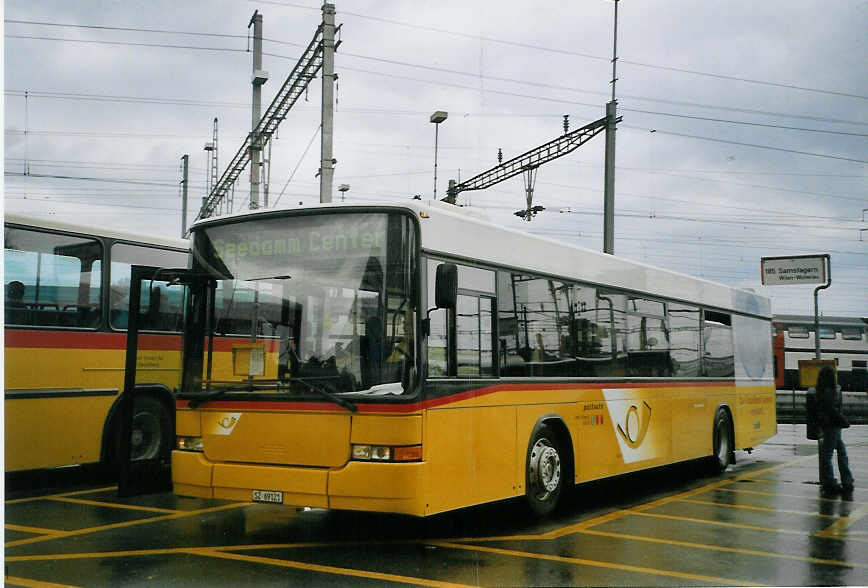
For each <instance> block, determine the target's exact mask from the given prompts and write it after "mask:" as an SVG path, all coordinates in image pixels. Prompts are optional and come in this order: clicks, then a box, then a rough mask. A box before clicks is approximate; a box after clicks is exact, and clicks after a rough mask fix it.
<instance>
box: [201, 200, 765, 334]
mask: <svg viewBox="0 0 868 588" xmlns="http://www.w3.org/2000/svg"><path fill="white" fill-rule="evenodd" d="M335 208H344V209H347V211H350V210H355V211H358V210H364V211H375V210H389V209H391V210H395V209H404V210H408V211H410V212H411V213H412V214H413V215H414V216H416V218H417V219H418V220H419V224H420V225H421V227H422V231H421V246H422V249H423V250H425V251H426V252H429V253H433V254H442V255H447V256H450V257H458V258H464V259H465V260H468V261H469V262H471V263H472V262H474V261H478V262H484V263H487V264H493V265H498V266H504V267H508V268H513V269H516V270H523V271H527V272H533V273H542V274H547V275H551V276H559V277H563V278H568V279H572V280H576V281H582V282H588V283H591V284H594V285H598V286H604V287H611V288H617V289H623V290H628V291H631V292H635V293H641V294H645V295H648V296H650V297H661V298H667V299H673V300H680V301H685V302H690V303H694V304H701V305H704V306H711V307H715V308H720V309H725V310H731V311H735V312H740V313H745V314H751V315H756V316H761V317H764V318H770V317H771V303H770V301H769V299H768V298H765V297H763V296H759V295H757V294H755V293H753V292H750V291H748V290H743V289H739V288H732V287H730V286H727V285H725V284H720V283H717V282H712V281H710V280H705V279H701V278H696V277H692V276H688V275H686V274H682V273H678V272H674V271H671V270H666V269H661V268H658V267H654V266H651V265H648V264H644V263H640V262H637V261H631V260H628V259H624V258H621V257H616V256H613V255H608V254H605V253H601V252H599V251H593V250H591V249H586V248H584V247H579V246H576V245H571V244H567V243H564V242H561V241H556V240H554V239H548V238H545V237H540V236H537V235H531V234H529V233H526V232H523V231H519V230H516V229H511V228H507V227H503V226H501V225H497V224H494V223H492V222H491V221H489V220H488V219H487V217H486V215H485V214H484V213H480V212H477V211H475V210H473V209H468V208H462V207H459V206H454V205H451V204H444V203H442V202H438V201H421V200H409V201H407V202H400V203H396V202H378V203H370V204H368V203H365V204H351V203H332V204H316V205H313V206H305V207H303V208H285V209H268V210H256V211H245V212H240V213H235V214H232V215H224V216H221V217H212V218H208V219H203V220H200V221H197V222H196V223H194V225H193V227H191V228H197V227H200V226H203V225H208V224H210V223H218V222H226V221H230V222H231V221H234V220H241V219H244V218H248V217H255V216H262V215H269V216H270V215H276V214H281V213H284V214H286V213H289V214H292V213H301V214H303V213H307V212H311V211H315V210H329V209H335Z"/></svg>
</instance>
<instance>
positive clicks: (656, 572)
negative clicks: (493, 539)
mask: <svg viewBox="0 0 868 588" xmlns="http://www.w3.org/2000/svg"><path fill="white" fill-rule="evenodd" d="M429 545H436V546H438V547H445V548H451V549H465V550H467V551H481V552H484V553H495V554H498V555H508V556H512V557H525V558H532V559H542V560H546V561H554V562H558V563H566V564H570V565H581V566H590V567H595V568H605V569H609V570H620V571H626V572H637V573H640V574H649V575H653V576H666V577H670V578H683V579H686V580H699V581H701V582H713V583H715V584H725V585H727V586H763V585H764V584H757V583H756V582H746V581H744V580H733V579H732V578H718V577H716V576H704V575H702V574H691V573H687V572H677V571H674V570H660V569H655V568H645V567H641V566H632V565H628V564H618V563H611V562H606V561H597V560H592V559H582V558H578V557H566V556H562V555H548V554H545V553H531V552H526V551H516V550H513V549H500V548H498V547H485V546H481V545H467V544H465V543H450V542H448V541H431V542H429Z"/></svg>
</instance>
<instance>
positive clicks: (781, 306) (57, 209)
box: [3, 0, 868, 317]
mask: <svg viewBox="0 0 868 588" xmlns="http://www.w3.org/2000/svg"><path fill="white" fill-rule="evenodd" d="M336 9H337V18H336V21H337V23H338V24H343V27H342V30H341V35H340V36H341V40H342V44H341V45H340V48H339V51H338V54H337V56H336V71H337V73H338V76H339V81H338V87H337V92H336V97H337V100H336V102H337V104H336V114H335V133H334V137H335V142H334V155H335V158H336V159H337V166H336V170H335V188H337V186H338V185H339V184H349V185H350V190H349V191H348V192H347V193H346V194H345V197H346V199H347V201H353V202H359V203H363V202H368V201H375V200H383V199H386V200H390V201H395V202H400V201H405V200H407V199H409V198H411V197H412V196H413V195H415V194H420V195H422V197H423V198H425V199H429V198H432V197H433V195H434V183H433V163H434V130H435V129H434V125H433V124H431V123H430V122H429V116H430V115H431V113H432V112H434V111H435V110H444V111H447V112H448V113H449V118H448V119H447V120H446V121H445V122H444V123H442V124H441V125H440V129H439V167H438V169H439V171H438V196H439V197H442V196H443V195H444V193H445V188H446V185H447V182H448V180H449V179H450V178H452V179H456V180H457V179H459V178H461V179H467V178H469V177H471V176H473V175H476V174H477V173H479V172H482V171H484V170H486V169H488V168H490V167H493V166H494V165H496V164H497V152H498V149H502V151H503V157H504V159H505V160H507V159H510V158H512V157H514V156H516V155H519V154H521V153H523V152H525V151H528V150H530V149H532V148H534V147H536V146H538V145H540V144H543V143H545V142H548V141H549V140H551V139H554V138H555V137H557V136H558V135H560V134H562V133H563V126H562V125H563V115H565V114H568V115H569V116H570V128H571V129H576V128H578V127H580V126H582V125H584V124H587V123H589V122H592V121H594V120H597V119H599V118H601V117H603V116H604V115H605V103H606V102H607V101H608V100H610V98H611V85H610V80H611V78H612V71H611V62H610V60H611V56H612V45H613V12H614V3H613V2H611V1H607V0H581V1H579V0H573V1H570V2H559V3H558V2H542V1H533V2H531V1H525V2H511V1H503V0H498V1H474V2H467V1H466V0H465V1H457V0H439V1H437V2H432V1H421V0H420V1H413V2H411V1H401V2H399V1H389V0H378V1H368V0H358V1H353V2H340V1H339V2H336ZM3 10H4V18H5V37H4V57H5V59H4V90H5V109H4V127H5V142H4V143H5V145H4V157H5V168H4V169H5V172H6V176H5V182H4V184H5V186H4V187H5V194H4V204H5V210H6V211H10V212H12V211H14V212H26V213H35V214H40V215H51V216H52V217H53V218H59V219H64V220H69V221H74V222H82V223H91V224H98V225H100V226H114V227H119V228H124V229H130V230H139V231H145V232H150V233H159V234H164V235H169V236H178V235H179V234H180V230H181V214H180V208H181V199H180V197H179V189H178V184H179V182H180V179H181V172H180V161H181V156H182V155H184V154H185V153H187V154H189V155H190V161H191V169H190V174H191V189H190V203H189V218H190V219H191V220H192V219H193V218H194V217H195V216H196V213H197V211H198V208H199V205H200V204H201V199H202V196H203V195H204V193H205V178H206V164H205V161H206V160H205V152H204V150H203V146H204V144H205V143H206V142H207V141H210V140H211V135H212V120H213V119H214V118H215V117H216V118H218V119H219V142H218V144H219V157H220V172H221V173H222V171H223V169H224V167H225V165H226V163H227V162H228V161H229V160H230V159H231V157H232V156H233V155H235V153H236V151H237V150H238V148H239V146H240V145H241V142H242V141H243V139H244V137H245V136H246V134H247V132H249V130H250V118H251V114H250V103H251V89H250V73H251V67H252V54H251V53H249V52H248V38H247V35H248V29H247V27H248V22H249V21H250V17H251V15H252V14H253V12H254V10H259V11H260V13H262V14H263V15H264V26H263V28H264V37H265V39H266V41H265V42H264V53H265V56H264V59H263V68H264V69H265V70H267V71H268V72H269V75H270V79H269V81H268V83H267V84H266V85H265V86H264V92H263V97H264V98H263V109H265V107H267V105H268V104H269V103H270V102H271V100H272V99H273V97H274V94H275V92H276V91H277V90H278V89H279V88H280V86H281V85H282V84H283V82H284V80H285V79H286V76H287V75H288V74H289V72H290V71H291V69H292V67H293V65H294V64H295V63H296V61H297V59H298V57H299V56H300V55H301V51H302V49H303V48H304V47H306V46H307V44H308V43H309V42H310V40H311V39H312V38H313V35H314V32H315V29H316V27H317V26H318V24H319V23H320V20H321V10H320V4H319V3H317V2H313V1H309V0H294V1H292V2H290V1H283V0H275V1H259V2H254V1H251V2H244V1H241V0H237V1H233V2H202V1H196V0H191V1H188V2H164V1H158V0H149V1H147V2H145V1H140V0H135V1H133V0H124V1H120V0H114V1H108V0H106V1H87V0H81V1H77V2H69V1H66V0H64V1H46V0H6V2H5V6H4V8H3ZM618 10H619V26H618V56H619V64H618V82H617V86H616V91H617V97H618V108H619V113H620V115H621V116H623V121H622V123H621V124H620V125H619V130H618V133H617V157H616V162H617V163H616V166H617V172H616V180H615V191H616V217H615V253H616V254H617V255H622V256H626V257H629V258H632V259H636V260H640V261H643V262H647V263H650V264H654V265H657V266H661V267H665V268H670V269H674V270H677V271H681V272H684V273H688V274H691V275H696V276H702V277H705V278H708V279H712V280H716V281H720V282H724V283H726V284H729V285H732V286H738V287H747V288H755V289H757V290H758V291H760V292H761V293H763V294H765V295H767V296H770V297H771V298H772V309H773V312H775V313H776V314H785V313H790V314H811V313H813V297H812V292H813V286H775V287H766V288H763V287H762V286H760V283H759V279H760V258H761V257H763V256H782V255H806V254H813V253H830V254H831V259H832V278H833V282H832V286H831V288H830V289H828V290H825V291H824V292H822V293H821V294H820V309H821V311H822V312H823V313H824V314H827V315H844V316H863V317H865V316H868V255H866V253H868V231H862V232H860V230H863V229H866V228H868V222H866V221H864V220H863V219H864V218H868V217H866V216H865V215H868V211H866V210H865V209H866V208H868V190H866V186H868V183H866V179H868V165H866V160H868V148H866V147H868V141H866V137H868V75H866V71H868V70H866V66H865V64H866V61H868V59H866V58H868V35H866V31H868V2H865V1H863V0H831V1H830V0H826V1H819V0H817V1H805V0H775V1H766V2H757V1H756V0H729V1H726V2H722V1H696V0H665V1H663V0H657V1H650V0H649V1H638V0H637V1H631V0H623V1H622V2H620V3H619V8H618ZM320 83H321V82H320V80H319V79H317V80H314V82H313V83H312V84H311V86H310V89H309V92H308V94H307V96H306V97H305V98H302V99H300V100H299V101H298V103H297V104H296V106H295V108H294V109H293V110H292V111H291V112H290V113H289V115H288V117H287V119H286V120H285V121H284V123H283V124H282V125H281V127H280V131H279V138H278V139H277V140H275V141H274V144H273V153H272V169H271V185H270V200H271V202H272V203H274V202H275V201H276V202H277V204H278V205H279V206H286V205H290V206H298V205H299V203H304V204H313V203H316V202H318V200H319V195H318V180H317V178H316V177H315V174H316V171H317V168H318V159H319V135H318V134H317V129H318V126H319V122H320V121H319V118H320V117H319V103H320V102H319V101H320V93H321V92H320ZM25 92H26V93H27V96H26V98H25ZM25 130H26V135H25ZM603 155H604V136H603V135H602V134H600V135H598V136H597V137H595V138H594V139H592V140H590V141H589V142H588V143H586V144H585V145H583V146H582V147H580V148H579V149H577V150H576V151H573V152H572V153H570V154H569V155H566V156H564V157H562V158H560V159H558V160H557V161H555V162H552V163H549V164H547V165H545V166H543V167H541V168H540V169H539V171H538V176H537V181H536V186H535V195H534V204H539V205H542V206H544V207H545V209H546V210H545V211H543V212H541V213H539V214H538V215H537V216H536V217H535V218H534V219H533V220H532V221H531V222H525V221H523V220H521V219H519V218H517V217H516V216H514V215H513V212H514V211H517V210H519V209H522V208H524V206H525V191H524V187H523V183H522V182H523V181H522V178H521V176H518V177H516V178H513V179H511V180H508V181H506V182H503V183H501V184H499V185H497V186H494V187H492V188H489V189H487V190H485V191H479V192H465V193H463V194H462V195H461V196H460V197H459V203H461V204H468V205H470V206H472V207H473V208H474V209H477V210H481V211H484V212H486V213H488V214H489V215H490V216H491V218H492V219H493V220H494V221H495V222H498V223H502V224H505V225H510V226H517V227H520V228H523V229H525V230H528V231H531V232H534V233H538V234H541V235H546V236H550V237H554V238H558V239H562V240H565V241H569V242H573V243H577V244H580V245H582V246H585V247H589V248H592V249H595V250H601V249H602V224H603V219H602V207H603ZM28 169H29V174H30V175H29V177H24V176H23V174H24V173H25V170H28ZM46 176H48V177H46ZM50 176H65V177H64V178H57V177H50ZM69 178H89V179H69ZM246 178H247V174H246V173H245V174H243V175H242V180H243V181H242V182H241V183H240V184H239V185H238V187H237V189H236V195H235V204H236V208H241V207H244V206H246V201H247V191H248V190H249V186H248V184H247V183H246V182H247V180H246ZM339 198H340V194H339V193H337V192H336V193H335V199H339ZM860 235H861V239H860Z"/></svg>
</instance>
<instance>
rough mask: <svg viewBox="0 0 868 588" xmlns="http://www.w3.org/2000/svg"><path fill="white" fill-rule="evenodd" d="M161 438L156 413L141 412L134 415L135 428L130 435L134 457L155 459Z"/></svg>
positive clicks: (135, 458)
mask: <svg viewBox="0 0 868 588" xmlns="http://www.w3.org/2000/svg"><path fill="white" fill-rule="evenodd" d="M159 439H160V423H159V422H158V421H157V417H156V416H155V415H153V414H151V413H148V412H141V413H138V414H136V415H135V416H134V417H133V430H132V434H131V435H130V445H131V446H132V450H131V451H130V453H131V457H132V459H134V460H137V459H153V458H154V457H156V455H157V451H158V449H159Z"/></svg>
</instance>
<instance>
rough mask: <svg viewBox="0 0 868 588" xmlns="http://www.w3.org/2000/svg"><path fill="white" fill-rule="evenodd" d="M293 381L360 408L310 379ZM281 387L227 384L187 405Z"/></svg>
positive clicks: (351, 409) (199, 404) (343, 404)
mask: <svg viewBox="0 0 868 588" xmlns="http://www.w3.org/2000/svg"><path fill="white" fill-rule="evenodd" d="M292 381H293V382H298V383H299V384H303V385H305V386H307V387H308V388H309V389H310V390H311V391H312V392H316V393H317V394H319V395H320V396H322V397H324V398H327V399H329V400H331V401H332V402H334V403H335V404H338V405H340V406H343V407H344V408H346V409H347V410H348V411H350V412H356V411H357V410H359V409H358V407H357V406H356V405H355V404H353V403H352V402H350V401H349V400H347V399H346V398H341V397H340V396H338V395H336V394H333V393H331V392H329V391H328V390H325V389H323V388H320V387H319V386H317V385H316V384H313V383H311V382H309V381H308V380H303V379H301V378H292ZM279 387H280V385H279V384H264V385H263V384H260V385H258V386H257V385H256V384H254V383H252V382H251V383H247V384H241V385H238V386H226V387H225V388H220V389H219V390H216V391H214V392H211V393H210V394H205V395H204V396H200V397H197V398H194V399H193V400H191V401H190V402H189V403H188V405H187V406H188V407H190V408H191V409H195V408H197V407H199V406H202V405H203V404H205V403H206V402H211V401H212V400H216V399H218V398H220V397H221V396H224V395H226V393H227V392H237V391H240V390H244V391H248V392H252V391H254V390H268V389H275V388H279Z"/></svg>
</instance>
